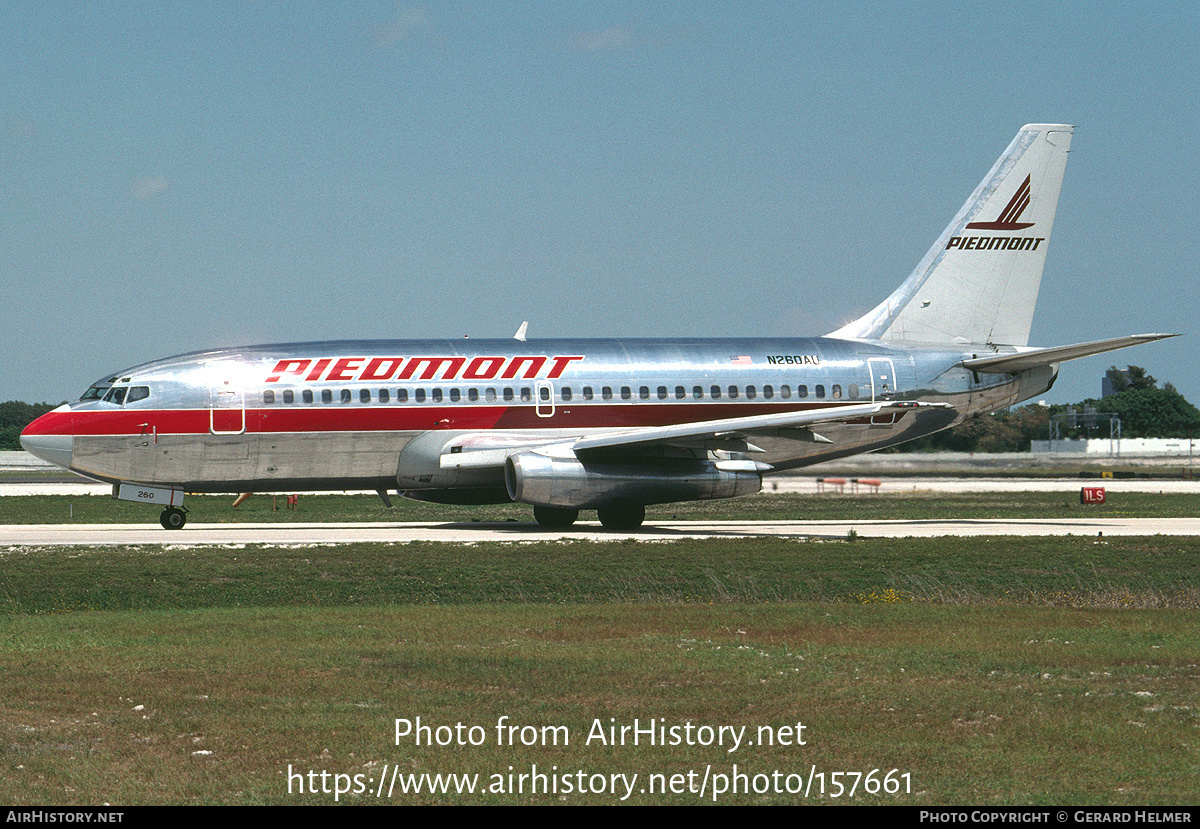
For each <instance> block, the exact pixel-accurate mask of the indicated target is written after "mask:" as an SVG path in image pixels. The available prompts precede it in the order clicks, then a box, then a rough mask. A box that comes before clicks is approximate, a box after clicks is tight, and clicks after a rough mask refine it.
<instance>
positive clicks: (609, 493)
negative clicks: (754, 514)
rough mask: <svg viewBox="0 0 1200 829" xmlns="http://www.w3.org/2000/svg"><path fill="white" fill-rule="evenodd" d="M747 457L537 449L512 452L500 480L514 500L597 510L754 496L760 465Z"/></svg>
mask: <svg viewBox="0 0 1200 829" xmlns="http://www.w3.org/2000/svg"><path fill="white" fill-rule="evenodd" d="M765 468H769V467H767V466H766V464H758V463H756V462H754V461H746V460H719V461H712V460H699V459H685V458H643V459H639V460H638V461H637V462H636V463H631V462H620V461H603V462H591V461H581V460H579V459H578V458H574V457H551V456H549V455H543V454H540V453H538V452H518V453H516V454H514V455H510V456H509V457H508V460H507V461H506V462H505V465H504V483H505V485H506V486H507V487H508V495H509V497H510V498H512V499H513V500H514V501H521V502H524V503H526V504H533V505H534V506H542V507H563V508H569V509H596V508H598V507H603V506H605V505H608V504H612V503H614V502H629V503H638V504H665V503H671V502H674V501H706V500H710V499H715V498H734V497H736V496H738V495H753V494H754V493H756V492H758V491H759V490H760V489H762V470H763V469H765Z"/></svg>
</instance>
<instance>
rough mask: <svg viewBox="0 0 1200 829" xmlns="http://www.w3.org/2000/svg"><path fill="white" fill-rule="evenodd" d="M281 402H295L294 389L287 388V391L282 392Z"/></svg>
mask: <svg viewBox="0 0 1200 829" xmlns="http://www.w3.org/2000/svg"><path fill="white" fill-rule="evenodd" d="M283 402H284V403H295V402H296V393H295V392H294V391H292V390H291V389H288V390H287V391H285V392H284V393H283Z"/></svg>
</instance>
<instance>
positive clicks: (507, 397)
mask: <svg viewBox="0 0 1200 829" xmlns="http://www.w3.org/2000/svg"><path fill="white" fill-rule="evenodd" d="M512 401H513V390H512V389H505V390H504V402H505V403H511V402H512Z"/></svg>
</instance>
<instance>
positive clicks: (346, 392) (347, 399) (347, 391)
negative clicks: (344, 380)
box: [342, 389, 354, 403]
mask: <svg viewBox="0 0 1200 829" xmlns="http://www.w3.org/2000/svg"><path fill="white" fill-rule="evenodd" d="M353 399H354V398H353V395H351V394H350V389H342V402H343V403H349V402H350V401H351V400H353Z"/></svg>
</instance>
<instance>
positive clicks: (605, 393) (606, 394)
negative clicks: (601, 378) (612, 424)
mask: <svg viewBox="0 0 1200 829" xmlns="http://www.w3.org/2000/svg"><path fill="white" fill-rule="evenodd" d="M600 396H601V397H603V398H604V399H605V400H612V387H611V386H605V387H604V388H602V389H600Z"/></svg>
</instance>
